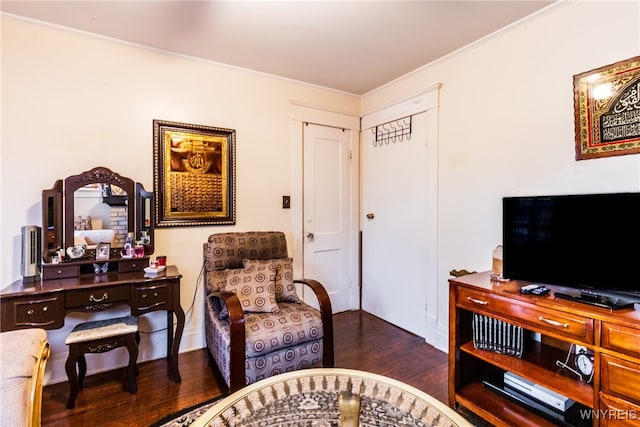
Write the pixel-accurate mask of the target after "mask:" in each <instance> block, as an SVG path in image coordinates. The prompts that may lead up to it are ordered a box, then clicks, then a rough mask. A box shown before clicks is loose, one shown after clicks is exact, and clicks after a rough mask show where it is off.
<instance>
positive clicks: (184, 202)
mask: <svg viewBox="0 0 640 427" xmlns="http://www.w3.org/2000/svg"><path fill="white" fill-rule="evenodd" d="M235 143H236V131H235V130H234V129H224V128H218V127H212V126H203V125H195V124H187V123H178V122H170V121H163V120H154V121H153V148H154V151H153V157H154V171H153V178H154V183H153V185H154V190H155V193H156V197H155V200H156V209H155V212H156V214H155V217H154V221H155V226H156V227H178V226H202V225H233V224H235V223H236V216H235V203H236V200H235V174H236V164H235Z"/></svg>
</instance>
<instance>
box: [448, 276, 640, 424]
mask: <svg viewBox="0 0 640 427" xmlns="http://www.w3.org/2000/svg"><path fill="white" fill-rule="evenodd" d="M449 283H450V287H449V406H451V407H452V408H456V407H457V406H458V405H461V406H463V407H465V408H466V409H468V410H470V411H472V412H474V413H476V414H477V415H479V416H480V417H482V418H483V419H485V420H487V421H488V422H490V423H492V424H494V425H497V426H505V427H506V426H509V427H511V426H515V425H517V426H532V427H533V426H536V427H537V426H554V425H557V423H555V422H552V421H550V420H549V419H547V418H543V417H541V416H538V415H537V414H536V413H534V412H532V411H530V410H529V409H528V408H526V407H524V406H522V405H519V404H517V403H515V402H513V401H512V400H510V399H508V398H505V397H502V396H500V395H498V394H497V393H495V392H494V391H491V390H489V389H488V388H486V387H485V386H483V384H482V381H483V380H488V379H490V378H495V377H501V376H502V374H503V373H504V372H506V371H509V372H512V373H515V374H517V375H519V376H521V377H524V378H526V379H528V380H530V381H533V382H535V383H537V384H539V385H541V386H543V387H546V388H548V389H551V390H553V391H555V392H557V393H560V394H562V395H564V396H567V397H569V398H571V399H573V400H575V401H576V402H577V404H579V405H582V406H580V408H583V409H584V410H585V411H582V413H583V414H585V415H584V417H583V418H586V421H587V424H589V425H593V426H606V427H610V426H616V427H618V426H631V425H635V426H637V425H640V311H635V310H634V309H633V308H629V309H622V310H609V309H606V308H600V307H594V306H591V305H586V304H581V303H576V302H573V301H568V300H562V299H556V298H555V297H554V296H553V294H554V291H556V290H559V288H558V287H554V286H548V287H549V288H550V289H551V293H550V294H548V295H546V296H541V297H540V296H533V295H522V294H520V292H519V290H520V287H521V286H523V285H525V284H527V283H526V282H517V281H509V282H493V281H491V280H490V275H489V273H488V272H487V273H477V274H470V275H467V276H462V277H458V278H455V279H451V280H450V281H449ZM474 313H478V314H482V315H486V316H489V317H492V318H494V319H498V320H501V321H504V322H508V323H510V324H513V325H515V326H520V327H522V328H524V329H525V330H527V331H530V333H529V334H525V336H530V337H532V338H529V339H528V340H527V341H526V343H525V349H524V353H523V355H522V357H521V358H517V357H514V356H509V355H505V354H500V353H497V352H493V351H487V350H479V349H477V348H475V346H474V344H473V327H472V318H473V314H474ZM572 343H573V344H579V345H581V346H584V347H587V348H588V349H590V350H592V351H593V353H594V375H593V381H592V383H587V382H582V381H580V380H579V379H578V377H577V376H576V375H575V374H573V373H571V372H569V371H568V370H567V369H562V368H559V367H558V366H557V365H556V360H562V361H564V360H566V358H567V353H568V350H569V348H570V346H571V344H572ZM569 364H573V358H570V359H569ZM589 420H592V422H591V423H589Z"/></svg>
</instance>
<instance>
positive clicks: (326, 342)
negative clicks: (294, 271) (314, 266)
mask: <svg viewBox="0 0 640 427" xmlns="http://www.w3.org/2000/svg"><path fill="white" fill-rule="evenodd" d="M293 282H294V283H301V284H303V285H306V286H308V287H309V288H311V290H312V291H313V293H314V294H315V296H316V298H317V299H318V305H319V307H320V317H321V318H322V328H323V332H324V336H323V338H322V366H323V367H325V368H333V367H334V360H333V312H332V309H331V300H330V299H329V294H328V293H327V290H326V289H325V288H324V286H322V284H321V283H320V282H318V281H317V280H314V279H296V280H294V281H293Z"/></svg>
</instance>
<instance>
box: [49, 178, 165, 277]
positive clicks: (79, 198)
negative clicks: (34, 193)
mask: <svg viewBox="0 0 640 427" xmlns="http://www.w3.org/2000/svg"><path fill="white" fill-rule="evenodd" d="M153 209H154V203H153V193H151V192H148V191H146V190H145V189H144V187H143V186H142V184H140V183H135V182H134V181H133V180H131V179H130V178H127V177H124V176H121V175H120V174H118V173H116V172H113V171H111V170H110V169H108V168H105V167H100V166H99V167H95V168H93V169H91V170H89V171H85V172H82V173H80V174H78V175H71V176H68V177H67V178H65V179H64V180H62V179H60V180H58V181H56V183H55V184H54V186H53V187H52V188H51V189H48V190H44V191H43V192H42V228H43V232H42V235H43V238H42V260H43V262H42V272H41V273H42V278H43V280H48V279H53V278H67V277H76V276H79V275H81V274H91V273H94V272H95V269H96V268H97V267H96V266H94V264H99V265H100V266H101V268H102V267H104V266H105V265H106V266H107V268H108V269H109V270H112V271H119V272H126V271H136V270H142V269H144V268H145V267H147V266H148V265H149V256H150V255H151V254H152V253H153V250H154V235H153V234H154V228H153V222H152V217H153ZM128 237H130V238H133V240H134V241H136V242H139V243H140V244H141V245H142V246H143V248H144V257H138V258H131V257H123V251H124V248H125V242H126V240H127V238H128ZM100 244H102V245H104V244H108V246H106V245H104V246H103V247H106V248H108V249H107V252H108V256H107V257H101V258H100V260H99V261H98V260H96V248H97V247H98V245H100ZM74 248H76V249H77V250H76V251H74ZM58 254H60V255H62V257H64V258H63V259H64V262H60V261H62V260H61V259H60V258H61V257H59V256H58ZM73 254H76V255H77V258H73ZM69 258H72V259H69ZM107 263H108V265H107Z"/></svg>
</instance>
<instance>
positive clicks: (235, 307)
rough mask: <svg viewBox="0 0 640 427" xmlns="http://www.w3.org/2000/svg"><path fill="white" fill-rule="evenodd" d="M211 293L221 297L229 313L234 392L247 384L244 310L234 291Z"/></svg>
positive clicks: (231, 383) (232, 387) (231, 386)
mask: <svg viewBox="0 0 640 427" xmlns="http://www.w3.org/2000/svg"><path fill="white" fill-rule="evenodd" d="M210 295H211V296H215V297H218V298H220V299H221V300H222V302H223V303H224V305H225V306H226V307H227V311H228V313H229V327H230V335H231V343H230V346H231V348H230V349H229V354H230V357H231V372H230V379H229V383H230V384H229V391H230V392H231V393H233V392H234V391H236V390H239V389H241V388H242V387H244V385H245V365H244V359H245V330H244V313H243V312H242V305H241V304H240V300H239V299H238V297H237V296H236V294H234V293H233V292H231V291H225V290H221V291H217V292H212V293H211V294H210Z"/></svg>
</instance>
